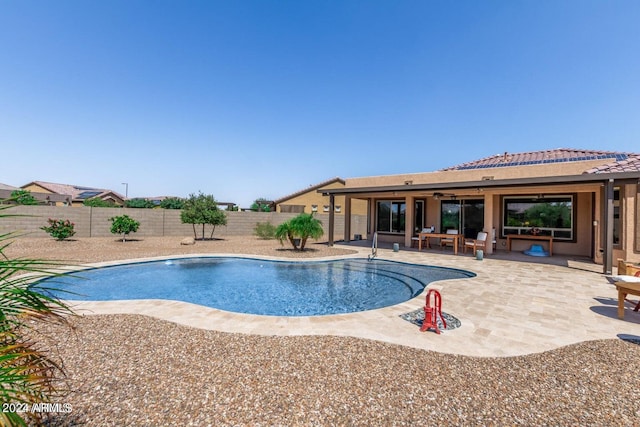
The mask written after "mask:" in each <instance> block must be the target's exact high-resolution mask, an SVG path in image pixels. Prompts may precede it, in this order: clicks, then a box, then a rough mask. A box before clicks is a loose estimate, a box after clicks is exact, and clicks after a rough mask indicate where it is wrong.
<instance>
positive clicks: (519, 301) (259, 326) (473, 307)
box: [74, 241, 640, 357]
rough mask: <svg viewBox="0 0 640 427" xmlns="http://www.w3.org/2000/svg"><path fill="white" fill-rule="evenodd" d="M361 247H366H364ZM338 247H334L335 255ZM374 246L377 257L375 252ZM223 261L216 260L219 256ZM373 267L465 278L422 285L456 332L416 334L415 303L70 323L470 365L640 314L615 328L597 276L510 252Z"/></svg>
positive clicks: (591, 335) (589, 334)
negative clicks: (280, 338) (434, 269)
mask: <svg viewBox="0 0 640 427" xmlns="http://www.w3.org/2000/svg"><path fill="white" fill-rule="evenodd" d="M367 243H368V245H367ZM370 245H371V243H370V242H366V241H360V242H352V244H349V245H344V247H345V248H350V249H356V250H357V251H358V253H357V254H355V255H352V257H360V258H362V257H366V256H367V255H368V254H369V253H370V252H371V248H370ZM337 246H341V245H337ZM382 246H384V247H382ZM221 255H224V254H221ZM378 258H380V259H385V260H393V261H402V262H409V263H415V264H425V265H436V266H443V267H452V268H458V269H464V270H469V271H473V272H474V273H476V274H477V276H476V277H474V278H471V279H456V280H447V281H441V282H434V283H431V284H430V285H429V286H428V288H427V289H429V288H434V289H438V290H439V291H440V292H441V294H442V301H443V305H442V309H443V311H444V312H446V313H449V314H451V315H453V316H455V317H457V318H458V319H459V320H460V321H461V322H462V325H461V327H460V328H458V329H455V330H452V331H445V332H443V333H442V334H441V335H436V334H435V333H433V332H420V330H419V327H417V326H416V325H414V324H412V323H410V322H407V321H406V320H403V319H402V318H400V315H402V314H406V313H408V312H411V311H414V310H417V309H420V308H421V307H422V306H423V305H424V294H425V293H423V294H422V295H420V296H418V297H416V298H414V299H411V300H409V301H407V302H405V303H402V304H398V305H395V306H392V307H386V308H382V309H377V310H371V311H366V312H359V313H351V314H341V315H330V316H316V317H275V316H256V315H245V314H237V313H230V312H225V311H221V310H216V309H211V308H207V307H202V306H197V305H193V304H187V303H183V302H176V301H159V300H148V301H113V302H84V303H74V306H75V307H76V310H77V311H78V312H79V313H87V312H90V313H96V314H108V313H138V314H146V315H150V316H154V317H157V318H161V319H166V320H169V321H173V322H176V323H180V324H184V325H189V326H193V327H197V328H204V329H213V330H218V331H225V332H235V333H247V334H260V335H337V336H353V337H360V338H366V339H372V340H379V341H384V342H389V343H395V344H399V345H404V346H409V347H415V348H421V349H426V350H433V351H438V352H444V353H452V354H463V355H470V356H486V357H495V356H498V357H499V356H514V355H522V354H529V353H537V352H542V351H546V350H551V349H554V348H557V347H561V346H565V345H568V344H573V343H577V342H581V341H588V340H595V339H611V338H613V339H615V338H622V337H630V338H634V339H640V313H636V312H633V311H631V309H632V305H631V304H628V306H627V313H626V317H625V320H620V319H618V318H617V292H616V289H615V286H614V285H612V284H611V283H610V281H609V280H607V277H606V276H605V275H603V274H602V273H599V272H598V271H599V269H600V268H601V266H599V265H595V264H590V263H589V261H588V260H584V259H582V260H581V259H569V258H566V257H562V256H557V255H554V256H553V257H546V258H536V257H529V256H526V255H523V254H519V253H515V252H511V253H500V252H498V253H497V254H495V255H491V256H487V257H485V258H484V260H482V261H478V260H476V259H475V258H474V257H473V256H472V255H471V254H466V255H464V254H460V255H453V254H452V253H451V250H445V251H442V250H440V249H439V248H437V249H432V250H429V251H423V252H418V251H417V250H415V249H408V248H403V249H401V250H400V251H399V252H393V251H392V250H391V249H388V248H387V247H386V245H381V247H380V248H379V249H378Z"/></svg>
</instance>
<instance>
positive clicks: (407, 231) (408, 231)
mask: <svg viewBox="0 0 640 427" xmlns="http://www.w3.org/2000/svg"><path fill="white" fill-rule="evenodd" d="M404 203H405V208H406V209H405V216H404V247H405V248H410V247H411V238H412V237H413V228H414V227H415V223H416V220H415V218H416V199H415V197H413V196H407V197H405V198H404Z"/></svg>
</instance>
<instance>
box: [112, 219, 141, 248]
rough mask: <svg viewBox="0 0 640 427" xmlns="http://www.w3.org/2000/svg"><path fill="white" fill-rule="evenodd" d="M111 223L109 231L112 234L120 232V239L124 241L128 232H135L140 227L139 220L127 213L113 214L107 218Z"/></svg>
mask: <svg viewBox="0 0 640 427" xmlns="http://www.w3.org/2000/svg"><path fill="white" fill-rule="evenodd" d="M109 221H111V222H112V224H111V232H112V233H113V234H122V241H123V242H126V237H127V235H128V234H129V233H135V232H136V231H138V228H139V227H140V222H139V221H136V220H135V219H133V218H131V217H130V216H129V215H121V216H114V217H113V218H109Z"/></svg>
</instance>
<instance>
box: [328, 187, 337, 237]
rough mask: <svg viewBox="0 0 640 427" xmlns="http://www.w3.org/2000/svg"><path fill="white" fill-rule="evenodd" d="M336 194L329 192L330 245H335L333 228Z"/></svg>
mask: <svg viewBox="0 0 640 427" xmlns="http://www.w3.org/2000/svg"><path fill="white" fill-rule="evenodd" d="M335 199H336V196H335V195H334V194H333V193H332V194H329V246H333V228H334V225H335V215H336V213H335V205H336V200H335Z"/></svg>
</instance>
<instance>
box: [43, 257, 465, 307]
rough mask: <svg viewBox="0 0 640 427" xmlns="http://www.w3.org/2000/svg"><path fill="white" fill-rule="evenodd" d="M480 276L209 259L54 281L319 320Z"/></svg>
mask: <svg viewBox="0 0 640 427" xmlns="http://www.w3.org/2000/svg"><path fill="white" fill-rule="evenodd" d="M76 276H77V277H76ZM473 276H475V274H473V273H471V272H468V271H463V270H456V269H449V268H443V267H433V266H422V265H415V264H405V263H400V262H394V261H384V260H378V259H376V260H373V261H367V260H365V259H346V260H339V261H311V262H310V261H306V262H299V261H298V262H292V261H267V260H259V259H252V258H250V259H247V258H234V257H206V258H186V259H173V260H168V261H152V262H144V263H136V264H124V265H118V266H113V267H104V268H96V269H90V270H84V271H81V272H79V273H75V274H74V275H73V276H69V275H68V276H63V277H62V278H52V279H48V280H49V281H54V282H55V284H53V285H51V287H55V288H57V289H59V290H60V291H61V292H55V294H56V296H58V297H60V298H63V299H67V300H88V301H112V300H132V299H168V300H177V301H185V302H190V303H194V304H200V305H204V306H207V307H212V308H217V309H221V310H226V311H232V312H237V313H250V314H262V315H274V316H316V315H324V314H338V313H351V312H356V311H364V310H371V309H375V308H381V307H387V306H390V305H395V304H399V303H401V302H404V301H407V300H409V299H411V298H413V297H415V296H417V295H419V294H420V293H421V292H422V291H423V290H424V288H425V287H426V286H427V285H428V284H429V283H431V282H433V281H436V280H445V279H458V278H467V277H473ZM45 282H46V281H45Z"/></svg>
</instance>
